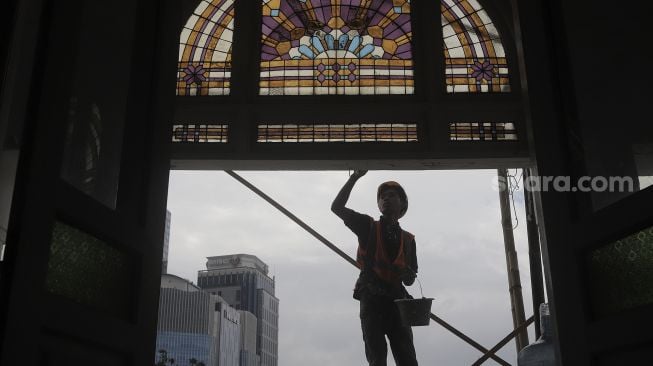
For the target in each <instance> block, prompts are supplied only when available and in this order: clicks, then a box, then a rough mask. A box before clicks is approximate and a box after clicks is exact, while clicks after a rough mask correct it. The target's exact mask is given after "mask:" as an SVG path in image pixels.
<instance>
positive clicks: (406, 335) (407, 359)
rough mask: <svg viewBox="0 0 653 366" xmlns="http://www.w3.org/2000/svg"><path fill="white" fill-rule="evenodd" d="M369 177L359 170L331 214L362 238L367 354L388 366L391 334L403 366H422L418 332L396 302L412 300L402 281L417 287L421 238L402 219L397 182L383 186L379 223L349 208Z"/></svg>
mask: <svg viewBox="0 0 653 366" xmlns="http://www.w3.org/2000/svg"><path fill="white" fill-rule="evenodd" d="M366 173H367V171H366V170H356V171H355V172H354V173H353V174H352V175H351V176H350V177H349V180H348V181H347V183H345V185H344V186H343V187H342V189H341V190H340V192H339V193H338V195H337V196H336V198H335V200H334V201H333V204H332V205H331V211H333V213H335V214H336V215H338V217H340V218H341V219H342V220H343V221H344V222H345V225H346V226H347V227H348V228H349V229H351V231H353V232H354V233H355V234H356V236H358V252H357V254H356V262H357V264H358V267H359V268H360V269H361V272H360V275H359V277H358V280H357V281H356V286H355V287H354V298H355V299H357V300H359V301H360V318H361V329H362V331H363V341H364V342H365V356H366V357H367V362H368V363H369V364H370V366H386V365H387V355H388V348H387V344H386V340H385V337H386V336H387V337H388V340H389V341H390V348H391V349H392V355H393V356H394V359H395V363H396V364H397V366H416V365H417V358H416V356H415V347H414V345H413V332H412V330H411V328H410V327H408V326H404V325H402V324H401V319H400V318H399V310H398V309H397V306H396V305H395V303H394V300H395V299H403V298H411V297H410V295H409V294H408V292H407V291H406V288H405V287H404V286H403V285H402V282H403V284H405V285H407V286H410V285H412V284H413V282H414V281H415V277H416V273H417V256H416V254H415V238H414V236H413V235H412V234H411V233H409V232H407V231H404V230H402V229H401V227H400V226H399V221H398V220H399V219H400V218H401V217H402V216H404V214H405V213H406V210H407V209H408V197H407V196H406V192H405V191H404V189H403V188H402V187H401V186H400V185H399V183H397V182H392V181H391V182H385V183H383V184H381V185H380V186H379V188H378V191H377V194H376V198H377V202H378V205H379V210H380V211H381V218H380V220H379V221H375V220H374V219H373V218H372V217H370V216H368V215H364V214H360V213H358V212H356V211H354V210H352V209H349V208H347V207H345V205H346V204H347V201H348V200H349V195H350V194H351V190H352V189H353V188H354V185H355V184H356V182H357V181H358V179H360V178H361V177H362V176H364V175H365V174H366Z"/></svg>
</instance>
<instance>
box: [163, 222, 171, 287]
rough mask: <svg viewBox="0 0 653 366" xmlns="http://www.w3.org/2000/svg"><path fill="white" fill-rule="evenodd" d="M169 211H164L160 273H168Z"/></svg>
mask: <svg viewBox="0 0 653 366" xmlns="http://www.w3.org/2000/svg"><path fill="white" fill-rule="evenodd" d="M171 215H172V214H171V213H170V211H168V210H166V229H165V233H164V235H163V257H162V259H161V273H164V274H165V273H168V248H169V247H170V216H171Z"/></svg>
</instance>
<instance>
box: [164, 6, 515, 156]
mask: <svg viewBox="0 0 653 366" xmlns="http://www.w3.org/2000/svg"><path fill="white" fill-rule="evenodd" d="M195 1H197V2H198V3H199V5H198V6H197V7H196V8H195V10H194V12H193V13H192V14H191V15H190V17H189V18H188V19H187V21H186V25H185V27H184V28H183V30H182V32H181V36H180V51H179V67H178V75H177V95H179V96H215V98H205V99H201V100H197V99H192V98H186V97H182V98H178V99H177V101H178V107H179V109H178V110H179V112H178V113H177V116H176V117H175V118H176V120H175V122H174V124H173V131H174V134H173V141H174V142H178V143H182V144H183V143H191V142H194V143H205V142H206V143H220V144H212V145H213V146H214V147H215V148H222V149H225V150H229V149H234V146H235V144H243V147H242V149H241V151H248V152H251V153H252V156H256V157H260V156H263V157H268V156H271V155H266V154H264V153H262V152H260V151H258V150H257V149H259V148H261V149H264V148H265V149H274V147H271V145H273V144H271V143H277V142H280V143H305V144H307V145H310V144H314V143H322V144H323V145H324V144H326V145H329V144H331V145H333V146H335V144H340V143H350V144H349V145H352V146H353V145H356V146H359V145H367V146H370V145H371V144H373V143H377V144H385V145H384V147H383V149H386V148H387V146H388V145H389V144H392V145H393V146H399V145H404V147H402V149H405V150H406V151H414V152H416V153H415V155H413V156H418V155H419V154H422V153H424V154H426V153H425V152H428V154H430V155H429V156H436V155H438V154H439V153H440V152H442V151H446V150H447V149H449V148H451V149H454V148H456V149H457V148H461V149H465V148H466V147H463V146H471V145H465V143H464V142H462V141H495V142H498V143H496V144H494V145H492V147H490V145H489V144H484V146H487V149H488V150H487V151H490V152H492V153H493V154H494V153H495V151H493V150H492V149H495V147H497V149H498V152H496V154H495V155H493V156H504V154H505V155H506V156H517V155H519V154H521V153H522V152H524V151H526V143H525V140H524V136H526V135H525V133H526V131H524V130H525V129H524V128H523V127H522V126H523V121H522V120H523V114H522V111H521V108H522V106H521V101H520V100H519V98H520V94H519V93H515V91H516V90H515V88H516V87H517V86H518V85H519V82H518V80H517V76H518V75H510V73H509V69H510V68H514V66H510V65H514V64H513V63H512V61H511V60H509V57H508V56H509V55H512V54H514V52H511V51H513V50H514V45H512V43H511V42H506V43H504V41H507V40H503V39H502V35H501V34H500V31H499V29H501V30H502V31H505V32H506V34H509V33H508V32H510V29H511V26H510V24H500V26H498V25H497V23H496V22H494V21H493V19H492V18H491V17H490V16H489V14H494V13H493V11H495V10H496V11H498V10H499V9H500V8H493V9H487V10H486V9H484V8H483V7H482V6H481V4H480V2H479V1H480V0H439V2H438V1H436V0H429V2H420V3H417V2H415V3H412V4H411V0H260V3H258V2H257V0H243V1H242V2H237V1H235V0H195ZM192 6H194V4H193V5H192ZM234 7H237V11H238V12H239V14H236V16H237V17H238V24H237V27H236V28H234ZM438 7H439V8H440V14H438V10H437V9H438ZM191 9H192V8H189V9H186V10H185V11H188V12H190V10H191ZM418 10H419V11H420V13H419V14H417V13H413V12H416V11H418ZM425 10H428V11H425ZM241 11H242V13H240V12H241ZM422 11H423V12H422ZM488 11H489V12H488ZM252 14H254V16H251V15H252ZM438 18H439V19H438ZM506 18H509V17H506ZM438 22H440V23H438ZM438 26H441V27H442V28H441V29H442V38H441V39H437V38H439V35H438V36H437V37H436V36H435V35H433V34H423V33H422V34H419V35H418V33H417V32H418V31H420V32H425V31H427V30H433V29H437V27H438ZM259 32H260V33H259ZM413 32H416V33H415V39H413ZM259 34H260V36H259ZM233 40H235V41H236V44H235V47H236V48H235V51H234V52H235V53H234V57H236V58H240V59H234V60H233V62H236V63H237V64H236V65H237V66H238V67H237V68H236V74H235V78H234V79H233V82H234V85H233V86H234V92H233V93H230V86H231V70H232V68H231V65H232V64H231V62H232V41H233ZM257 41H258V42H257ZM250 55H259V56H258V57H259V58H258V59H257V58H253V59H248V57H249V56H250ZM433 55H437V56H438V57H440V58H441V60H436V59H434V57H433ZM438 65H439V67H440V68H441V69H440V70H436V71H435V72H433V70H434V68H436V67H438ZM511 84H512V85H511ZM229 94H231V95H229ZM481 94H494V95H492V96H481ZM323 95H328V96H329V97H328V98H323V97H320V98H317V97H316V96H323ZM295 96H297V98H295ZM370 96H373V97H370ZM488 98H491V99H488ZM299 100H301V103H295V101H299ZM286 106H287V107H286ZM470 106H473V108H470ZM236 136H238V139H237V141H238V142H235V140H236ZM448 141H449V142H450V141H454V143H453V144H450V145H448V144H447V142H448ZM501 141H511V142H514V141H524V144H521V142H520V144H512V145H510V147H501V148H498V146H508V144H510V143H506V144H503V143H501ZM245 144H249V145H245ZM481 144H482V143H474V145H475V146H478V145H481ZM216 145H221V147H218V146H216ZM277 145H287V144H277ZM407 145H410V146H407ZM263 146H265V147H263ZM353 148H358V147H353ZM365 148H367V147H365ZM365 148H363V147H361V151H362V150H363V149H365ZM484 148H485V147H484ZM501 149H503V150H501ZM261 151H262V150H261ZM343 151H344V150H343ZM379 151H381V149H380V150H379ZM384 151H385V150H384ZM259 153H260V155H257V154H259ZM511 154H512V155H511ZM372 155H373V153H371V152H370V156H372ZM490 155H491V154H490ZM343 156H344V155H343ZM419 156H423V155H419Z"/></svg>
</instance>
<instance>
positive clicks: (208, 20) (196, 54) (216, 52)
mask: <svg viewBox="0 0 653 366" xmlns="http://www.w3.org/2000/svg"><path fill="white" fill-rule="evenodd" d="M233 29H234V0H202V1H201V2H200V4H199V5H198V6H197V8H196V9H195V11H194V12H193V15H191V16H190V18H188V21H187V22H186V25H185V26H184V28H183V30H182V31H181V35H180V37H179V64H178V70H177V95H226V94H229V86H230V77H231V44H232V39H233Z"/></svg>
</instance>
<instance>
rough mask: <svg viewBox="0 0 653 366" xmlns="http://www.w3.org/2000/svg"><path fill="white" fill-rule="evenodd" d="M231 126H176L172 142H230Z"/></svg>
mask: <svg viewBox="0 0 653 366" xmlns="http://www.w3.org/2000/svg"><path fill="white" fill-rule="evenodd" d="M228 137H229V125H199V124H198V125H195V124H187V125H174V126H173V129H172V142H221V143H226V142H228Z"/></svg>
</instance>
